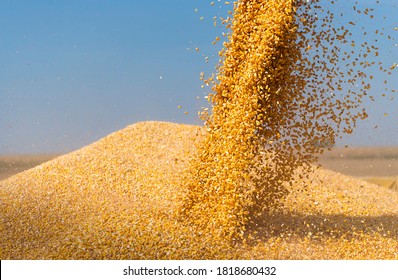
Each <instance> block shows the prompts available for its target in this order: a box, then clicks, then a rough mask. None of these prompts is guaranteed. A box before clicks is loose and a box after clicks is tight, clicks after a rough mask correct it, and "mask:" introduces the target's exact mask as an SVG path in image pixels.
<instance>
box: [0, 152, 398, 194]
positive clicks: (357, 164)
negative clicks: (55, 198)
mask: <svg viewBox="0 0 398 280" xmlns="http://www.w3.org/2000/svg"><path fill="white" fill-rule="evenodd" d="M57 156H59V155H58V154H40V155H0V180H3V179H5V178H7V177H9V176H12V175H13V174H16V173H19V172H22V171H24V170H27V169H29V168H32V167H34V166H36V165H39V164H41V163H43V162H45V161H48V160H51V159H53V158H55V157H57ZM319 163H320V164H321V165H322V166H323V167H324V168H326V169H330V170H333V171H337V172H340V173H343V174H346V175H350V176H354V177H360V178H363V179H364V180H367V181H370V182H372V183H376V184H379V185H382V186H385V187H389V188H394V189H397V190H398V187H397V180H398V179H397V178H398V147H349V148H333V149H332V150H331V151H326V152H325V153H324V154H323V155H321V156H320V159H319Z"/></svg>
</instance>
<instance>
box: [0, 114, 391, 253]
mask: <svg viewBox="0 0 398 280" xmlns="http://www.w3.org/2000/svg"><path fill="white" fill-rule="evenodd" d="M205 134H206V132H205V130H204V129H203V128H201V127H196V126H189V125H180V124H173V123H160V122H146V123H137V124H134V125H131V126H128V127H127V128H125V129H122V130H120V131H117V132H115V133H113V134H111V135H109V136H107V137H105V138H103V139H101V140H100V141H98V142H96V143H93V144H91V145H89V146H87V147H84V148H82V149H80V150H77V151H75V152H73V153H70V154H66V155H64V156H61V157H58V158H56V159H53V160H51V161H49V162H47V163H44V164H42V165H39V166H37V167H35V168H33V169H30V170H27V171H25V172H22V173H19V174H17V175H14V176H12V177H10V178H8V179H6V180H3V181H1V182H0V204H1V207H0V231H1V234H0V258H1V259H398V253H397V252H398V250H397V249H398V222H397V221H398V219H397V217H398V192H394V191H391V190H388V189H386V188H380V187H378V186H376V185H372V184H369V183H366V182H363V181H360V180H358V179H354V178H351V177H347V176H344V175H341V174H337V173H333V172H330V171H326V170H322V169H318V170H315V171H314V172H313V173H312V175H311V177H312V178H309V182H308V183H306V182H305V181H303V180H302V179H300V178H297V180H296V183H294V187H293V188H291V191H290V193H289V194H287V196H286V197H285V199H284V200H283V205H282V206H281V207H279V208H278V209H277V210H275V211H272V212H270V211H267V212H266V213H264V216H263V217H262V218H261V219H258V220H257V221H256V222H257V225H256V226H255V227H252V228H249V229H247V234H248V235H251V236H252V238H250V239H249V241H248V242H246V243H244V242H237V243H235V244H232V243H231V242H226V240H224V239H220V238H217V236H211V235H208V234H206V232H200V231H198V230H197V229H196V228H195V227H194V226H190V225H189V224H187V223H186V222H184V221H181V220H180V217H179V216H178V212H179V208H180V207H181V203H182V201H183V198H184V197H185V195H186V194H187V190H186V189H185V187H186V186H185V183H184V181H183V180H184V177H185V176H186V172H187V169H188V170H189V162H190V161H191V160H192V159H193V158H194V156H195V150H194V149H193V148H192V147H194V146H195V145H197V144H198V143H200V142H201V140H202V139H203V137H204V135H205ZM308 184H309V186H308V187H305V185H308ZM208 215H209V216H210V215H212V213H210V212H209V214H208ZM209 218H210V217H209Z"/></svg>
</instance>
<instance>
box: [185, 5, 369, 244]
mask: <svg viewBox="0 0 398 280" xmlns="http://www.w3.org/2000/svg"><path fill="white" fill-rule="evenodd" d="M317 3H318V1H293V0H290V1H279V0H241V1H236V2H235V3H234V11H233V18H231V19H226V20H223V23H224V24H225V25H226V27H227V28H228V29H229V30H230V32H229V36H228V40H227V42H226V43H224V49H223V50H222V51H221V52H220V57H221V59H220V63H219V66H218V68H217V74H216V75H215V79H212V78H210V79H208V80H206V81H205V82H206V83H209V84H211V85H212V93H211V94H209V97H208V99H209V101H210V103H211V105H212V113H211V114H210V116H207V117H206V118H205V120H206V125H205V127H206V129H207V135H206V137H205V139H204V141H203V142H202V143H201V145H200V146H199V149H198V159H197V160H196V161H194V162H193V164H192V168H191V170H192V171H191V178H190V181H189V183H188V195H187V199H186V201H185V205H184V208H183V213H184V214H185V215H187V216H188V217H190V219H191V220H192V221H193V223H194V224H195V225H196V226H197V227H198V228H202V229H207V230H210V232H211V233H212V234H213V235H216V236H217V235H219V236H223V237H229V238H231V239H234V238H236V237H239V236H242V235H243V234H244V231H245V229H246V227H247V226H248V225H250V223H252V222H255V220H256V219H258V218H259V216H260V215H262V213H264V212H265V211H269V210H272V209H274V208H275V207H276V206H278V204H279V201H280V199H281V198H283V197H284V195H285V194H286V192H287V191H288V188H287V186H288V184H286V183H288V182H290V181H291V180H292V175H293V173H294V172H295V171H296V170H297V169H298V168H299V167H300V168H301V170H302V171H301V172H302V173H303V176H304V175H305V174H306V173H307V171H308V169H309V168H310V163H311V162H313V161H314V159H315V155H316V154H317V153H319V152H322V149H323V148H324V144H325V143H326V144H327V145H333V144H334V142H335V139H336V137H339V136H340V135H341V133H342V132H345V133H351V132H352V130H353V128H354V126H355V124H356V120H357V119H358V118H366V112H365V111H364V110H362V109H361V108H360V107H359V105H360V103H361V98H362V96H363V95H365V94H366V90H367V89H368V88H370V85H369V84H366V83H365V82H364V80H365V78H366V75H365V73H364V72H363V71H362V70H357V71H356V72H355V70H352V69H348V68H347V66H346V67H343V66H340V63H341V62H342V61H345V62H352V61H353V62H354V63H359V62H358V61H361V59H363V58H361V54H359V55H355V52H349V53H347V52H345V53H342V52H341V51H340V49H339V47H340V46H341V44H343V43H347V40H346V37H347V35H349V31H348V30H347V29H346V28H344V26H342V27H340V28H336V27H334V26H333V25H332V23H333V14H332V13H330V12H329V11H327V12H325V11H323V10H322V8H321V6H318V5H317ZM347 45H348V44H347ZM351 56H352V57H354V58H351ZM343 84H347V85H356V91H353V90H348V92H344V94H343V93H341V94H337V93H338V92H343V88H342V85H343ZM357 84H359V85H360V86H359V87H358V86H357ZM303 167H304V168H303Z"/></svg>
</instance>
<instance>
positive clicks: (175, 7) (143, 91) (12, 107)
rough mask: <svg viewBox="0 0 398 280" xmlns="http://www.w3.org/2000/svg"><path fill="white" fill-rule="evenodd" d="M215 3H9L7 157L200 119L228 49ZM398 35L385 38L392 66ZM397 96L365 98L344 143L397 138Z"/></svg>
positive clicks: (2, 140) (5, 2)
mask: <svg viewBox="0 0 398 280" xmlns="http://www.w3.org/2000/svg"><path fill="white" fill-rule="evenodd" d="M339 1H340V2H350V1H345V0H337V2H339ZM210 2H211V1H207V0H167V1H164V0H154V1H136V0H117V1H111V0H108V1H105V0H68V1H66V0H65V1H61V0H59V1H56V0H35V1H28V0H25V1H22V0H0V154H15V153H65V152H69V151H72V150H75V149H78V148H80V147H82V146H85V145H87V144H90V143H92V142H93V141H96V140H98V139H100V138H101V137H103V136H105V135H107V134H109V133H111V132H114V131H117V130H119V129H121V128H123V127H125V126H127V125H129V124H133V123H135V122H138V121H146V120H158V121H172V122H178V123H190V124H201V121H199V120H198V118H197V112H198V111H199V110H200V108H201V107H202V106H205V105H206V102H205V101H204V100H203V95H204V94H203V89H202V88H201V84H202V82H201V81H200V79H199V74H200V72H202V71H205V72H206V73H211V72H213V69H214V66H215V65H216V63H217V61H218V57H217V53H218V50H219V49H220V47H221V45H220V44H219V45H216V46H213V45H212V44H211V42H212V41H213V40H214V38H215V37H216V36H217V35H220V33H221V31H222V30H221V29H220V28H219V27H217V28H214V27H213V20H212V17H213V16H215V15H220V16H222V15H226V11H227V9H226V8H225V6H224V5H221V6H220V5H219V4H217V0H216V1H215V2H216V5H215V6H211V5H210ZM365 2H367V3H370V4H369V5H373V4H372V1H365ZM373 2H375V1H373ZM382 2H383V4H380V5H378V6H377V9H378V10H377V11H376V14H377V15H378V16H379V17H380V20H377V21H375V22H376V23H375V24H380V25H381V26H385V27H386V28H387V29H389V30H393V28H394V26H395V27H396V26H398V22H397V17H396V16H394V15H396V14H398V9H397V4H398V3H397V2H398V1H396V0H391V1H388V0H385V1H382ZM346 6H347V7H348V8H349V9H352V8H351V6H349V5H342V6H341V7H342V8H344V7H346ZM341 7H340V8H341ZM348 8H347V9H348ZM394 9H395V10H394ZM350 13H352V11H351V10H350V11H348V10H347V14H350ZM384 14H387V15H388V17H387V18H386V19H384V18H383V17H382V15H384ZM353 16H354V14H353ZM201 17H203V19H201ZM369 28H374V26H370V27H369ZM397 33H398V32H395V33H392V34H395V39H394V38H393V40H386V41H385V42H381V44H384V45H383V46H384V50H386V52H385V53H382V54H381V55H380V59H384V60H386V61H390V62H391V64H393V62H394V61H395V62H398V61H397V53H398V47H397V43H398V40H397V38H398V34H397ZM196 48H199V49H200V51H199V52H197V51H196V50H195V49H196ZM382 52H383V51H382ZM206 56H209V57H210V59H209V63H208V64H206V63H205V59H204V57H206ZM396 73H397V69H396V70H395V72H394V73H393V76H394V77H396V76H397V74H396ZM375 77H377V76H375ZM390 79H391V78H390ZM391 80H392V79H391ZM397 80H398V79H395V82H394V81H393V82H392V84H390V86H394V83H395V88H397ZM381 88H382V85H381V84H380V87H379V88H378V87H377V86H376V87H375V88H373V89H372V90H374V91H375V93H374V95H375V96H377V95H379V94H380V92H381ZM396 95H397V94H395V95H394V94H391V93H390V94H388V95H387V97H385V98H376V101H375V102H373V103H370V102H368V103H367V104H365V105H366V106H367V107H368V112H369V115H370V116H369V119H367V120H366V121H364V122H361V123H359V124H358V129H357V131H356V132H355V133H354V134H353V135H352V136H350V137H344V138H343V139H342V140H341V141H339V143H338V145H345V144H348V145H351V146H356V145H361V146H364V145H365V146H380V145H381V146H392V145H398V98H396V97H395V98H394V96H396ZM198 96H199V97H200V98H199V99H198V98H197V97H198ZM391 99H393V100H391ZM178 106H182V108H181V109H178ZM185 111H187V112H189V114H187V115H186V114H185Z"/></svg>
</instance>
